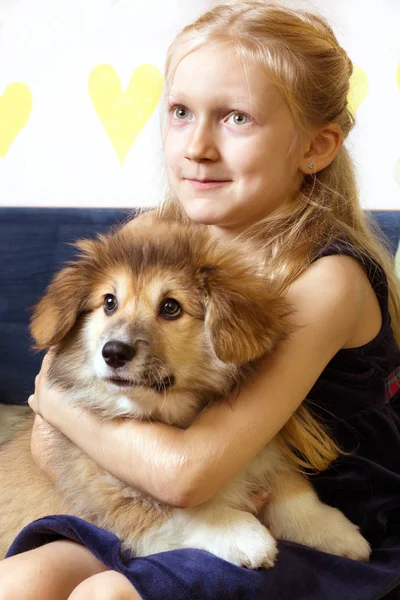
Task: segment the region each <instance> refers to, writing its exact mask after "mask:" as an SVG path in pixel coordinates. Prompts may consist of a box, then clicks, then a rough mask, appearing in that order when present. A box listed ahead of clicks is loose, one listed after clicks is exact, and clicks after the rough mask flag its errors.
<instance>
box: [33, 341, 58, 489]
mask: <svg viewBox="0 0 400 600" xmlns="http://www.w3.org/2000/svg"><path fill="white" fill-rule="evenodd" d="M51 360H52V353H51V352H48V353H47V354H46V356H45V357H44V359H43V362H42V367H41V369H40V373H39V374H38V375H37V376H36V379H35V392H34V394H32V395H31V396H29V398H28V403H29V406H30V407H31V409H32V410H33V411H34V412H35V413H36V417H35V421H34V423H33V428H32V437H31V454H32V458H33V460H34V462H35V463H36V465H37V466H38V467H39V469H40V470H41V471H43V472H44V473H45V475H47V477H48V478H49V479H50V480H51V481H54V482H55V481H56V480H57V476H58V474H57V473H56V471H55V470H54V467H51V466H50V465H51V464H52V461H51V460H49V459H50V458H51V456H52V451H53V440H54V436H53V432H54V428H53V427H52V425H50V423H48V422H47V420H45V418H46V415H48V414H49V412H50V411H49V410H48V408H49V406H50V407H53V408H54V407H56V405H57V402H56V401H57V398H58V396H59V395H60V392H59V391H57V390H55V389H54V388H52V389H49V387H48V385H47V374H48V371H49V367H50V364H51Z"/></svg>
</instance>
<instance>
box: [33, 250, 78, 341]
mask: <svg viewBox="0 0 400 600" xmlns="http://www.w3.org/2000/svg"><path fill="white" fill-rule="evenodd" d="M88 292H89V290H88V281H87V278H85V277H84V271H83V270H82V269H81V266H80V264H79V262H76V263H74V264H73V265H72V266H70V267H66V268H64V269H62V271H60V272H59V273H58V274H57V275H56V276H55V277H54V279H53V280H52V282H51V283H50V285H49V287H48V288H47V292H46V295H45V296H44V297H43V298H42V299H41V300H40V301H39V302H38V304H37V305H36V306H35V307H34V308H33V315H32V318H31V323H30V331H31V335H32V337H33V338H34V340H35V347H36V348H37V349H38V350H45V349H47V348H50V346H53V345H54V344H58V342H60V341H61V340H62V339H63V338H64V337H65V336H66V335H67V333H68V332H69V331H70V330H71V329H72V327H73V325H74V324H75V322H76V320H77V318H78V315H79V314H80V313H81V312H82V311H83V310H84V309H85V306H86V302H87V298H88Z"/></svg>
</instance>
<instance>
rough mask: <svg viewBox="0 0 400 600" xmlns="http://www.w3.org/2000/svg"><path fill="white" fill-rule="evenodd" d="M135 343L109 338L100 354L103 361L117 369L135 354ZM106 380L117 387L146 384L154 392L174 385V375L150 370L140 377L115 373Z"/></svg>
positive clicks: (163, 390)
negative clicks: (130, 377) (132, 377)
mask: <svg viewBox="0 0 400 600" xmlns="http://www.w3.org/2000/svg"><path fill="white" fill-rule="evenodd" d="M137 350H138V348H137V344H135V345H133V346H131V345H130V344H125V343H124V342H120V341H118V340H111V341H109V342H107V343H106V344H104V346H103V349H102V351H101V354H102V356H103V358H104V362H105V363H106V364H107V365H108V366H109V367H111V369H114V370H117V369H120V368H122V367H124V366H125V365H126V363H128V362H130V361H131V360H132V359H133V358H134V357H135V356H136V354H137ZM107 381H109V382H110V383H113V384H114V385H117V386H118V387H132V386H137V385H140V386H146V387H150V388H152V389H153V390H154V391H156V392H159V393H161V392H165V391H166V390H168V389H169V388H171V387H172V386H173V385H175V377H174V375H172V374H171V375H167V376H165V377H160V376H159V375H157V376H154V375H152V373H151V372H148V371H147V372H146V373H145V374H143V375H142V376H141V377H140V379H128V378H126V377H124V376H123V375H122V376H121V374H118V373H116V374H115V375H114V376H112V377H107Z"/></svg>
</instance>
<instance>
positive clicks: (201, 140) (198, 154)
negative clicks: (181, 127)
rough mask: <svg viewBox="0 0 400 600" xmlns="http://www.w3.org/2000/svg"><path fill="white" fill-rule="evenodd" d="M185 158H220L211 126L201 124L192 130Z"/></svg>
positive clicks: (195, 159) (198, 159)
mask: <svg viewBox="0 0 400 600" xmlns="http://www.w3.org/2000/svg"><path fill="white" fill-rule="evenodd" d="M185 158H188V159H189V160H194V161H201V160H212V161H215V160H218V158H219V151H218V147H217V143H216V139H215V135H214V132H213V131H212V128H211V127H209V126H207V125H205V124H199V125H197V127H195V128H194V129H193V130H192V132H191V133H190V134H189V137H188V141H187V144H186V149H185Z"/></svg>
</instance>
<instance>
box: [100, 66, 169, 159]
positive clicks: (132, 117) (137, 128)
mask: <svg viewBox="0 0 400 600" xmlns="http://www.w3.org/2000/svg"><path fill="white" fill-rule="evenodd" d="M162 85H163V78H162V75H161V72H160V70H159V69H158V68H157V67H155V66H154V65H140V66H139V67H138V68H137V69H136V71H135V72H134V73H133V75H132V77H131V80H130V82H129V85H128V88H127V90H126V91H125V92H123V91H122V86H121V82H120V80H119V77H118V75H117V73H116V72H115V70H114V69H113V67H112V66H111V65H107V64H103V65H98V66H97V67H96V68H95V69H93V71H92V72H91V73H90V75H89V95H90V98H91V100H92V103H93V106H94V108H95V110H96V112H97V115H98V117H99V119H100V121H101V123H102V125H103V127H104V129H105V130H106V133H107V135H108V137H109V138H110V141H111V143H112V145H113V148H114V150H115V152H116V154H117V156H118V159H119V162H120V164H121V165H123V164H124V162H125V159H126V156H127V154H128V152H129V150H130V149H131V147H132V145H133V142H134V141H135V139H136V138H137V136H138V135H139V133H140V132H141V131H142V129H143V127H144V126H145V125H146V123H147V121H148V120H149V118H150V117H151V115H152V113H153V111H154V109H155V107H156V106H157V104H158V101H159V99H160V95H161V91H162Z"/></svg>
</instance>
